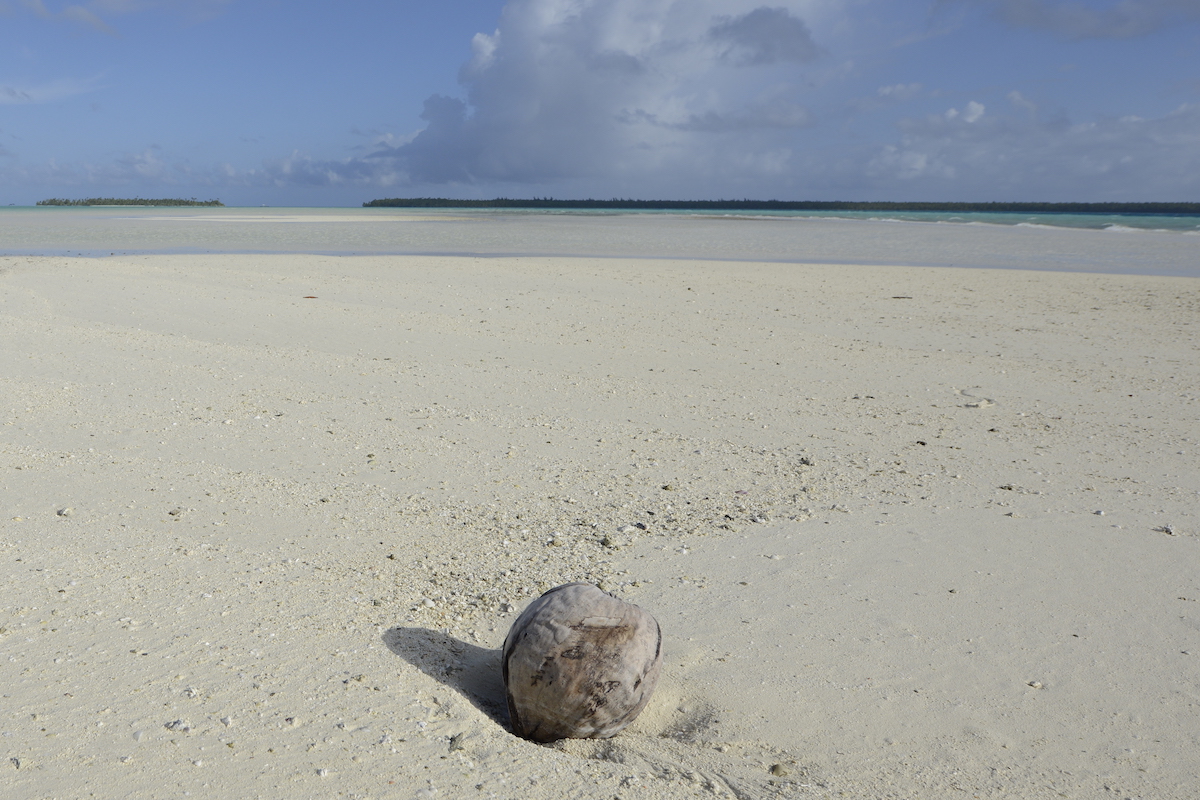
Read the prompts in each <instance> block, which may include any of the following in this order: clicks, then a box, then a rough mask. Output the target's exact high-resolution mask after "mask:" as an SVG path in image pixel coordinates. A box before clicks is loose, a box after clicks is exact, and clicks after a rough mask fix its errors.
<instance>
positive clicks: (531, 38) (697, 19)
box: [373, 0, 821, 184]
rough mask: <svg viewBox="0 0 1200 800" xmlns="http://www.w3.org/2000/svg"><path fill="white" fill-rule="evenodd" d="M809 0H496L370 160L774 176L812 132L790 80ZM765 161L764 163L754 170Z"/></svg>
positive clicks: (461, 167) (601, 175)
mask: <svg viewBox="0 0 1200 800" xmlns="http://www.w3.org/2000/svg"><path fill="white" fill-rule="evenodd" d="M816 5H817V3H816V2H810V1H809V0H784V1H783V2H780V0H775V2H773V3H772V4H771V5H763V4H762V2H761V0H757V1H756V0H636V2H635V0H512V2H510V3H509V4H508V6H506V8H505V10H504V14H503V16H502V18H501V21H500V26H499V28H498V29H497V30H496V31H495V32H493V33H491V34H482V33H481V34H478V35H476V36H475V38H474V40H473V42H472V51H473V55H472V58H471V60H470V61H469V62H468V63H467V64H466V65H464V67H463V69H462V71H461V73H460V80H461V82H462V83H463V85H464V87H465V88H466V93H467V98H466V100H465V101H464V100H459V99H456V98H449V97H441V96H435V97H431V98H429V99H428V100H427V101H426V103H425V109H424V112H423V113H422V118H423V119H424V120H425V121H426V122H427V123H428V124H427V126H426V127H425V129H424V130H422V131H421V132H420V133H419V134H418V135H417V136H416V137H415V138H414V139H413V141H411V142H410V143H408V144H405V145H402V146H399V147H392V148H381V149H380V150H379V151H377V152H376V153H375V154H374V157H373V158H374V161H375V163H376V164H378V165H386V167H387V168H388V169H394V170H395V171H397V172H399V173H403V174H405V175H407V176H408V178H409V180H411V181H413V182H416V183H426V184H444V183H460V184H472V183H484V182H495V181H501V182H512V183H517V184H520V183H542V182H552V181H556V180H570V179H582V178H594V179H601V180H603V181H605V182H607V183H609V184H617V183H620V182H622V181H625V180H634V179H637V180H639V181H643V182H644V179H645V178H647V177H648V176H651V175H656V174H657V175H661V176H670V175H673V174H676V173H677V172H678V173H680V174H682V173H685V172H686V173H688V174H690V175H692V176H699V175H700V174H701V173H703V172H704V171H705V170H708V171H710V172H711V173H713V174H717V173H721V174H726V173H729V172H731V171H733V170H734V169H735V168H734V166H733V165H734V163H739V164H743V165H746V164H748V165H749V166H743V167H742V169H743V170H748V172H744V173H742V174H743V175H744V176H746V177H750V176H752V175H753V174H754V173H753V171H754V170H756V169H759V167H756V166H754V165H755V164H760V165H764V166H762V169H763V170H767V171H770V172H772V173H775V172H777V170H778V163H779V162H778V158H776V159H765V160H764V159H761V158H758V159H743V160H741V161H738V157H739V156H740V155H743V154H758V153H762V152H779V150H780V148H781V147H786V146H787V144H788V143H787V142H786V141H785V138H781V137H786V136H788V135H789V134H788V132H789V131H794V130H796V129H800V128H805V127H808V126H810V125H812V124H813V122H814V117H813V114H812V113H811V111H810V110H809V109H808V108H807V106H806V104H805V92H806V89H805V87H804V76H805V70H807V69H809V68H810V67H809V66H808V64H809V63H810V62H813V61H814V60H818V59H819V57H820V55H821V50H820V49H819V47H818V45H817V43H816V41H815V40H814V36H813V34H812V32H811V31H810V29H809V27H808V25H807V24H806V22H805V21H804V17H805V13H806V10H808V9H810V8H812V7H814V6H816ZM768 164H769V165H770V166H765V165H768Z"/></svg>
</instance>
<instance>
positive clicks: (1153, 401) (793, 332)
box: [0, 226, 1200, 800]
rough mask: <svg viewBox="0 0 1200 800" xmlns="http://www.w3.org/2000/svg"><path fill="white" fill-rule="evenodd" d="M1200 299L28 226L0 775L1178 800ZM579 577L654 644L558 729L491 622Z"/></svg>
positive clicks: (449, 789) (259, 788)
mask: <svg viewBox="0 0 1200 800" xmlns="http://www.w3.org/2000/svg"><path fill="white" fill-rule="evenodd" d="M931 227H932V226H931ZM946 227H947V226H942V228H946ZM1087 233H1088V234H1089V235H1092V236H1096V237H1103V236H1105V235H1106V234H1104V233H1099V232H1087ZM938 235H939V236H944V235H946V234H944V233H942V232H939V233H938ZM972 235H974V234H972ZM989 235H991V234H989ZM1021 235H1023V236H1024V235H1029V236H1032V235H1035V234H1021ZM1036 235H1040V234H1036ZM1070 235H1071V236H1078V235H1080V234H1077V233H1072V234H1070ZM1108 235H1109V236H1110V237H1112V236H1114V235H1112V234H1108ZM1192 238H1193V239H1195V237H1192ZM1111 240H1112V241H1116V239H1111ZM1121 241H1122V245H1121V246H1122V247H1125V246H1127V245H1126V244H1124V242H1127V241H1128V240H1127V239H1122V240H1121ZM1179 241H1183V237H1176V238H1175V239H1173V240H1172V242H1175V244H1172V245H1171V246H1172V247H1175V248H1176V249H1178V248H1179V247H1181V245H1178V244H1177V243H1178V242H1179ZM1183 247H1191V248H1192V250H1193V251H1195V250H1200V245H1195V244H1191V243H1185V245H1183ZM878 249H880V251H881V252H883V251H885V250H886V248H885V247H883V246H882V245H881V246H880V247H879V248H878ZM1180 252H1182V251H1180ZM1055 257H1056V258H1057V257H1061V252H1060V253H1059V256H1055ZM913 258H914V257H912V256H909V257H907V260H909V261H912V260H913ZM1181 258H1182V256H1181ZM1198 334H1200V280H1198V279H1197V278H1195V277H1155V276H1146V275H1140V276H1139V275H1118V274H1094V273H1088V272H1046V271H1032V270H1018V269H1005V270H997V269H965V268H954V267H948V266H938V267H920V266H886V265H874V266H866V265H863V266H855V265H846V264H823V263H785V262H781V261H773V262H755V261H740V262H739V261H729V260H696V259H671V258H654V259H649V258H634V257H624V258H605V259H597V258H586V257H582V256H577V255H574V256H563V257H550V256H538V257H522V256H517V255H509V256H504V257H494V258H480V257H474V256H449V255H428V256H419V255H412V256H399V255H365V256H354V257H350V256H345V257H339V256H332V255H312V254H305V253H276V254H264V255H250V254H243V255H237V254H211V255H210V254H190V255H189V254H177V255H162V254H157V255H155V254H149V255H147V254H136V253H133V254H125V255H122V254H117V255H113V256H109V257H104V258H66V257H46V256H6V257H0V570H2V573H0V576H2V585H3V591H2V592H0V758H2V760H0V795H2V796H3V797H5V798H12V799H14V800H23V799H24V798H79V797H128V798H167V797H183V796H188V795H189V793H190V796H193V797H261V798H307V797H312V798H318V797H319V798H326V797H347V798H350V797H354V798H393V797H395V798H408V797H426V798H431V797H438V798H459V797H467V798H472V797H480V798H488V797H504V798H508V797H511V798H561V797H585V798H613V797H620V798H624V799H625V800H628V799H629V798H682V797H738V798H743V799H745V798H768V797H788V798H792V797H795V798H808V797H812V798H823V797H846V798H918V797H919V798H938V797H946V798H949V797H980V798H1000V797H1006V798H1011V797H1021V798H1031V799H1036V798H1061V797H1067V798H1098V797H1106V798H1195V797H1196V796H1197V795H1196V792H1197V788H1196V787H1197V786H1200V569H1198V567H1200V518H1198V514H1197V509H1200V496H1198V495H1200V469H1198V467H1197V464H1198V463H1200V461H1198V456H1200V424H1198V418H1200V352H1198V344H1200V341H1198ZM578 580H581V581H591V582H594V583H597V584H598V585H600V586H601V587H603V588H605V589H607V590H609V591H611V592H613V593H615V594H617V595H618V596H620V597H622V598H624V599H627V600H630V601H632V602H634V603H637V604H639V605H641V606H642V607H644V608H646V609H647V610H649V611H651V612H652V613H653V614H654V615H655V616H656V617H657V619H658V620H659V622H660V623H661V625H662V628H663V631H664V635H665V640H664V641H665V650H666V657H665V662H664V667H663V676H662V679H661V682H660V685H659V688H658V691H657V693H656V695H655V696H654V698H653V699H652V700H651V702H650V705H649V707H648V708H647V710H646V711H645V713H644V714H643V715H642V716H641V717H640V718H639V719H638V720H637V721H636V722H635V723H634V724H633V726H631V727H630V728H629V729H627V730H626V731H625V732H623V733H622V734H620V735H619V736H617V737H616V738H614V739H611V740H607V741H571V742H566V743H561V744H558V745H554V746H540V745H536V744H532V743H529V742H526V741H523V740H520V739H517V738H515V737H513V736H512V735H511V734H510V733H509V732H508V729H507V718H506V711H505V710H504V701H503V689H502V687H501V683H500V674H499V663H498V649H497V648H499V647H500V644H501V642H502V641H503V639H504V635H505V633H506V632H507V629H508V626H509V625H510V624H511V622H512V621H513V619H515V617H516V614H517V613H518V612H519V611H520V610H521V609H522V608H523V607H524V606H525V605H526V604H528V603H529V602H530V601H531V600H532V599H533V598H535V597H536V596H538V594H540V593H541V592H542V591H544V590H545V589H548V588H550V587H552V586H554V585H557V584H561V583H566V582H569V581H578Z"/></svg>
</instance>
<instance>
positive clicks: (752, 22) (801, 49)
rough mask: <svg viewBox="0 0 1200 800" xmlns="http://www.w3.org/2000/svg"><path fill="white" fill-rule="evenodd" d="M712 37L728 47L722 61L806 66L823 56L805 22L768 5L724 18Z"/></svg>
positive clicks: (754, 64)
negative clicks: (793, 63)
mask: <svg viewBox="0 0 1200 800" xmlns="http://www.w3.org/2000/svg"><path fill="white" fill-rule="evenodd" d="M708 36H709V38H710V39H712V40H713V41H715V42H717V43H719V44H720V45H722V46H723V47H724V48H725V49H724V50H723V51H722V53H721V57H722V58H724V59H730V60H733V61H734V62H736V63H738V64H742V65H746V66H756V65H761V64H777V63H779V62H781V61H796V62H800V63H803V62H806V61H813V60H815V59H816V58H817V57H818V56H820V55H821V48H819V47H817V45H816V43H814V42H813V40H812V34H811V33H809V30H808V26H807V25H805V24H804V20H802V19H799V18H798V17H794V16H792V14H791V12H790V11H788V9H786V8H767V7H765V6H764V7H762V8H756V9H754V10H753V11H750V12H749V13H746V14H742V15H741V16H739V17H721V18H720V21H719V22H718V23H717V24H716V25H714V26H713V27H711V28H709V31H708Z"/></svg>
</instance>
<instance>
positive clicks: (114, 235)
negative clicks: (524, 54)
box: [0, 207, 1200, 277]
mask: <svg viewBox="0 0 1200 800" xmlns="http://www.w3.org/2000/svg"><path fill="white" fill-rule="evenodd" d="M301 252H303V253H318V254H327V255H331V256H342V255H454V256H475V257H480V258H487V257H501V256H509V257H551V258H552V257H556V256H572V257H579V256H592V257H597V258H656V259H660V258H661V259H696V258H700V259H719V260H732V261H771V262H794V263H825V264H896V265H905V266H931V267H946V266H957V267H984V268H998V269H1033V270H1053V271H1068V272H1099V273H1127V274H1145V275H1173V276H1185V277H1200V218H1197V217H1182V216H1179V217H1176V216H1158V215H1092V214H990V213H955V214H948V213H939V212H904V213H891V212H889V213H887V214H886V215H884V214H880V213H877V212H754V213H752V214H740V213H739V214H719V213H712V212H694V211H683V212H681V211H632V212H626V211H611V210H594V211H593V210H587V211H564V210H531V211H523V210H513V209H486V210H484V209H472V210H456V209H438V210H426V209H406V208H144V207H65V208H64V207H34V208H29V207H4V208H0V256H20V255H52V256H64V255H73V256H76V255H77V256H91V257H108V256H118V255H120V256H127V255H137V254H158V253H301Z"/></svg>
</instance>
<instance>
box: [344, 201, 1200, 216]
mask: <svg viewBox="0 0 1200 800" xmlns="http://www.w3.org/2000/svg"><path fill="white" fill-rule="evenodd" d="M363 207H364V208H564V209H572V208H576V209H588V208H607V209H614V210H619V209H630V210H638V209H652V210H665V211H936V212H942V213H946V212H950V213H954V212H963V213H980V212H982V213H993V214H1157V215H1163V214H1165V215H1180V216H1192V215H1196V216H1200V203H874V202H855V201H842V200H833V201H824V200H796V201H792V200H620V199H613V200H555V199H554V198H551V197H535V198H533V199H531V200H519V199H511V198H507V197H497V198H496V199H494V200H454V199H449V198H444V197H409V198H406V197H392V198H387V199H383V200H371V201H370V202H367V203H363Z"/></svg>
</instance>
